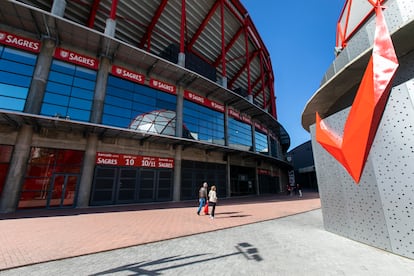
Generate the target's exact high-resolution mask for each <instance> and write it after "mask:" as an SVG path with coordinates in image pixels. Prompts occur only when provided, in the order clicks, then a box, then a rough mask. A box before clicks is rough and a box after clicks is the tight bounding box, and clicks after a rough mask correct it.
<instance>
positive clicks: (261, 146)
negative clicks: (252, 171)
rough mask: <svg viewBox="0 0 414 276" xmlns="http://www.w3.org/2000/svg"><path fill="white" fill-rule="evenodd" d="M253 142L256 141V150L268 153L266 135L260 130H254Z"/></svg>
mask: <svg viewBox="0 0 414 276" xmlns="http://www.w3.org/2000/svg"><path fill="white" fill-rule="evenodd" d="M254 136H255V142H256V145H255V147H256V152H259V153H263V154H269V149H268V143H267V135H266V134H263V133H261V132H258V131H255V133H254Z"/></svg>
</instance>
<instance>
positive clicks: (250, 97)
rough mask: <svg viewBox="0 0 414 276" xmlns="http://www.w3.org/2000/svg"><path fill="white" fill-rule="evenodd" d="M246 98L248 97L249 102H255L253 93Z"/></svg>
mask: <svg viewBox="0 0 414 276" xmlns="http://www.w3.org/2000/svg"><path fill="white" fill-rule="evenodd" d="M246 99H247V100H248V101H249V102H251V103H253V95H247V97H246Z"/></svg>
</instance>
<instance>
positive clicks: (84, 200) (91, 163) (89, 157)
mask: <svg viewBox="0 0 414 276" xmlns="http://www.w3.org/2000/svg"><path fill="white" fill-rule="evenodd" d="M97 146H98V136H97V135H96V134H89V136H88V141H87V143H86V149H85V156H84V160H83V168H82V175H81V180H80V185H79V191H78V198H77V204H76V207H77V208H85V207H88V206H89V198H90V194H91V190H92V181H93V174H94V171H95V158H96V149H97Z"/></svg>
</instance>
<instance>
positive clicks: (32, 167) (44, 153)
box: [18, 147, 84, 208]
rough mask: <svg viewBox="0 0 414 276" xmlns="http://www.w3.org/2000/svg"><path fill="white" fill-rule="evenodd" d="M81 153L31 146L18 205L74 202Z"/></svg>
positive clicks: (38, 205)
mask: <svg viewBox="0 0 414 276" xmlns="http://www.w3.org/2000/svg"><path fill="white" fill-rule="evenodd" d="M83 155H84V152H83V151H77V150H61V149H49V148H37V147H34V148H32V150H31V154H30V158H29V162H28V165H27V171H26V176H25V180H24V183H23V187H22V192H21V195H20V201H19V206H18V208H34V207H43V208H45V207H53V206H55V207H56V206H70V205H73V203H74V198H75V194H76V188H77V184H78V179H79V177H80V172H81V166H82V163H83Z"/></svg>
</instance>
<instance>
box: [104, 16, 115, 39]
mask: <svg viewBox="0 0 414 276" xmlns="http://www.w3.org/2000/svg"><path fill="white" fill-rule="evenodd" d="M115 30H116V21H115V20H113V19H111V18H108V19H106V26H105V34H106V35H107V36H110V37H115Z"/></svg>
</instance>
